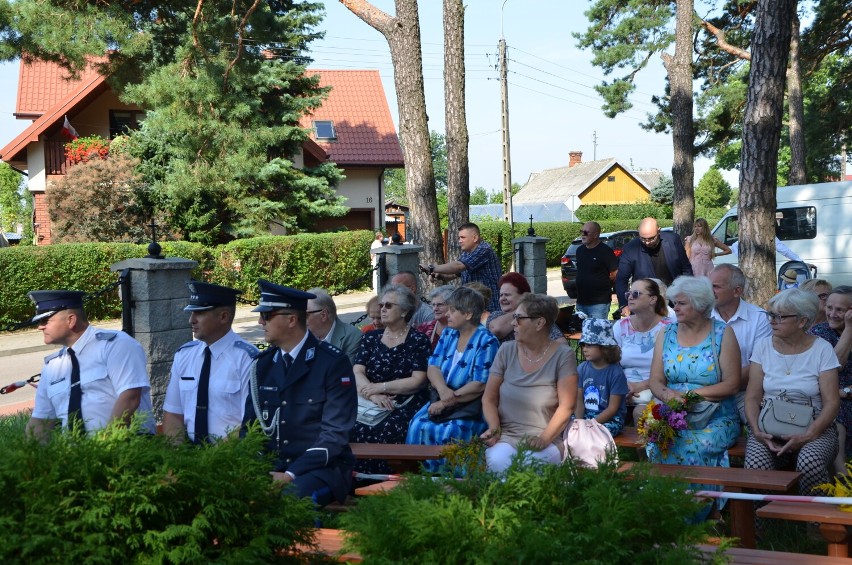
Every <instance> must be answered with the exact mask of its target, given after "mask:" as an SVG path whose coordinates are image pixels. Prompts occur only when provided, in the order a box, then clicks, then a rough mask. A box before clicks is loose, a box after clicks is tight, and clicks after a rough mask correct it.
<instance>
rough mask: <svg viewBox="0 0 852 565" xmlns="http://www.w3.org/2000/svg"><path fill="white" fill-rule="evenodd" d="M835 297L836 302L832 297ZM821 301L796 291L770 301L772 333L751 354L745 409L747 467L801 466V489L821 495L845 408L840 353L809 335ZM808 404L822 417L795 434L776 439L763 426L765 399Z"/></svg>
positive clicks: (825, 342)
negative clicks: (841, 407)
mask: <svg viewBox="0 0 852 565" xmlns="http://www.w3.org/2000/svg"><path fill="white" fill-rule="evenodd" d="M829 299H830V298H829ZM818 308H819V299H818V298H817V297H816V296H814V295H813V294H812V293H810V292H806V291H803V290H800V289H798V288H792V289H788V290H784V291H782V292H781V293H779V294H776V295H775V296H773V297H772V299H771V300H770V301H769V307H768V310H767V315H768V316H769V319H770V324H771V326H772V335H771V336H769V337H765V338H763V339H760V340H758V341H757V342H756V343H755V344H754V350H753V352H752V354H751V367H750V368H749V371H748V374H749V377H748V388H747V389H746V397H745V411H746V418H747V419H748V425H749V428H750V429H751V434H750V435H749V438H748V443H747V444H746V456H745V467H746V468H747V469H782V468H784V467H787V466H790V465H793V464H795V468H796V470H797V471H799V472H800V473H802V476H801V478H800V479H799V490H800V492H801V494H803V495H813V494H817V489H816V487H817V486H818V485H820V484H823V483H826V482H828V465H829V463H831V461H832V460H833V459H834V456H835V454H836V453H837V428H836V427H835V426H834V418H835V417H836V416H837V409H838V406H839V405H840V397H839V394H838V390H837V386H838V385H837V368H838V366H839V363H838V362H837V355H835V353H834V350H833V349H832V347H831V345H830V344H829V343H828V342H827V341H825V340H822V339H818V338H817V337H816V336H813V335H811V334H809V333H808V328H809V327H810V326H811V322H812V321H813V319H814V318H815V317H816V314H817V309H818ZM782 397H786V398H790V399H791V400H793V401H795V402H800V401H803V400H807V401H809V402H810V404H811V406H813V407H814V409H815V413H816V417H815V419H814V420H813V421H811V422H810V423H809V424H808V426H807V428H805V430H804V431H803V432H802V433H800V434H795V435H791V436H782V437H773V436H772V435H770V434H768V433H765V432H763V431H762V430H761V429H760V426H759V415H760V409H761V404H762V403H763V401H764V399H779V398H781V399H782V400H783V399H784V398H782Z"/></svg>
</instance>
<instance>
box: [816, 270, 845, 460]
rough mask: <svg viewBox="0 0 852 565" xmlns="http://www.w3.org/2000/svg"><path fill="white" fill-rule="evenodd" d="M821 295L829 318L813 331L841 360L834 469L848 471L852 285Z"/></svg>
mask: <svg viewBox="0 0 852 565" xmlns="http://www.w3.org/2000/svg"><path fill="white" fill-rule="evenodd" d="M806 282H810V281H806ZM817 297H818V298H819V299H820V304H823V305H824V306H825V310H824V314H825V318H826V321H825V322H823V323H815V324H814V325H813V326H812V327H811V329H810V330H809V333H811V334H812V335H815V336H817V337H820V338H822V339H824V340H825V341H827V342H828V343H829V344H830V345H831V346H832V347H833V348H834V352H835V353H836V354H837V359H838V361H839V362H840V371H839V373H838V378H839V385H838V388H839V389H840V390H839V392H840V410H839V412H838V414H837V423H838V424H839V425H840V427H839V429H838V433H839V442H838V446H839V447H838V451H837V458H836V459H835V460H834V470H835V472H836V473H843V474H846V445H848V444H849V443H850V441H852V355H850V352H852V287H850V286H846V285H843V286H838V287H837V288H834V289H831V290H830V292H829V293H828V296H826V297H825V299H823V298H822V294H818V295H817Z"/></svg>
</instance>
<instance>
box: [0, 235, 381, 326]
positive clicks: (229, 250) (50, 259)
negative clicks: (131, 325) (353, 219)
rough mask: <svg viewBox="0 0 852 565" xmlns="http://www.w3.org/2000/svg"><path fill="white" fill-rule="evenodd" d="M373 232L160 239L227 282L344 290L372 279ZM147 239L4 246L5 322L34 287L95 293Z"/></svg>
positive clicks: (102, 311) (106, 304) (108, 298)
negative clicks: (216, 243) (205, 241)
mask: <svg viewBox="0 0 852 565" xmlns="http://www.w3.org/2000/svg"><path fill="white" fill-rule="evenodd" d="M372 239H373V236H372V232H368V231H354V232H345V233H334V234H305V235H295V236H269V237H259V238H252V239H243V240H238V241H234V242H231V243H229V244H227V245H224V246H220V247H217V248H209V247H204V246H203V245H201V244H198V243H189V242H186V241H168V242H163V243H162V247H163V254H164V255H166V256H168V257H185V258H187V259H192V260H194V261H197V262H198V267H197V268H196V269H195V270H194V271H193V273H192V276H193V277H194V278H196V279H199V280H206V281H209V282H214V283H219V284H225V285H228V286H233V287H234V288H239V289H242V290H244V291H245V292H246V298H252V297H254V298H256V297H257V284H256V283H257V279H258V278H265V279H270V280H273V281H276V282H281V283H283V284H286V285H288V286H293V287H296V288H305V289H306V288H310V287H312V286H320V287H324V288H328V289H330V290H332V291H337V290H342V289H343V288H345V287H347V285H349V284H350V283H352V282H353V281H355V280H356V279H358V278H359V277H362V276H364V280H363V281H362V282H361V284H360V285H358V286H356V288H364V287H366V286H367V285H368V284H369V281H370V280H371V277H370V276H365V275H367V271H368V270H369V269H370V267H371V264H370V255H369V250H370V243H371V242H372ZM147 254H148V246H147V245H134V244H130V243H69V244H55V245H45V246H29V247H6V248H2V249H0V273H3V284H2V285H0V305H2V306H0V325H6V324H12V323H15V322H19V321H22V320H24V319H26V318H28V317H30V316H31V315H32V314H33V306H32V303H31V302H30V300H29V298H27V293H28V292H29V291H31V290H44V289H58V288H63V289H69V290H82V291H84V292H88V293H92V292H94V291H96V290H99V289H101V288H103V287H105V286H107V285H109V284H111V283H114V282H116V281H117V280H118V274H117V273H113V272H111V271H110V269H109V267H110V265H112V264H113V263H117V262H119V261H122V260H124V259H129V258H134V257H144V256H145V255H147ZM86 311H87V313H88V315H89V317H90V318H91V319H93V320H99V319H105V318H116V317H118V316H120V314H121V303H120V300H119V298H118V292H117V291H112V292H109V293H107V294H105V295H104V296H102V297H100V298H98V299H97V300H94V301H90V302H87V304H86Z"/></svg>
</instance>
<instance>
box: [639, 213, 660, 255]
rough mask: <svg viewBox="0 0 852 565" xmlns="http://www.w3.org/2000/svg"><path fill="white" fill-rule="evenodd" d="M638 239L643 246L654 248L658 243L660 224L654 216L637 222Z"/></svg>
mask: <svg viewBox="0 0 852 565" xmlns="http://www.w3.org/2000/svg"><path fill="white" fill-rule="evenodd" d="M639 239H640V240H641V241H642V245H644V246H645V247H650V248H654V247H656V246H657V245H658V244H659V243H660V226H659V224H657V220H656V218H645V219H644V220H642V221H641V222H639Z"/></svg>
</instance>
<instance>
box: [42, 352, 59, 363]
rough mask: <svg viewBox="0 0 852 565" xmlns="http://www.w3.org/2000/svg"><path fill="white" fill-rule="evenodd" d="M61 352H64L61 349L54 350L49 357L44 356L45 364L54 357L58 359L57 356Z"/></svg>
mask: <svg viewBox="0 0 852 565" xmlns="http://www.w3.org/2000/svg"><path fill="white" fill-rule="evenodd" d="M61 353H62V350H61V349H60V350H59V351H54V352H53V353H51V354H50V355H48V356H47V357H45V358H44V363H45V364H47V363H50V362H51V361H52V360H53V359H56V358H57V357H59V355H60V354H61Z"/></svg>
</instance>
